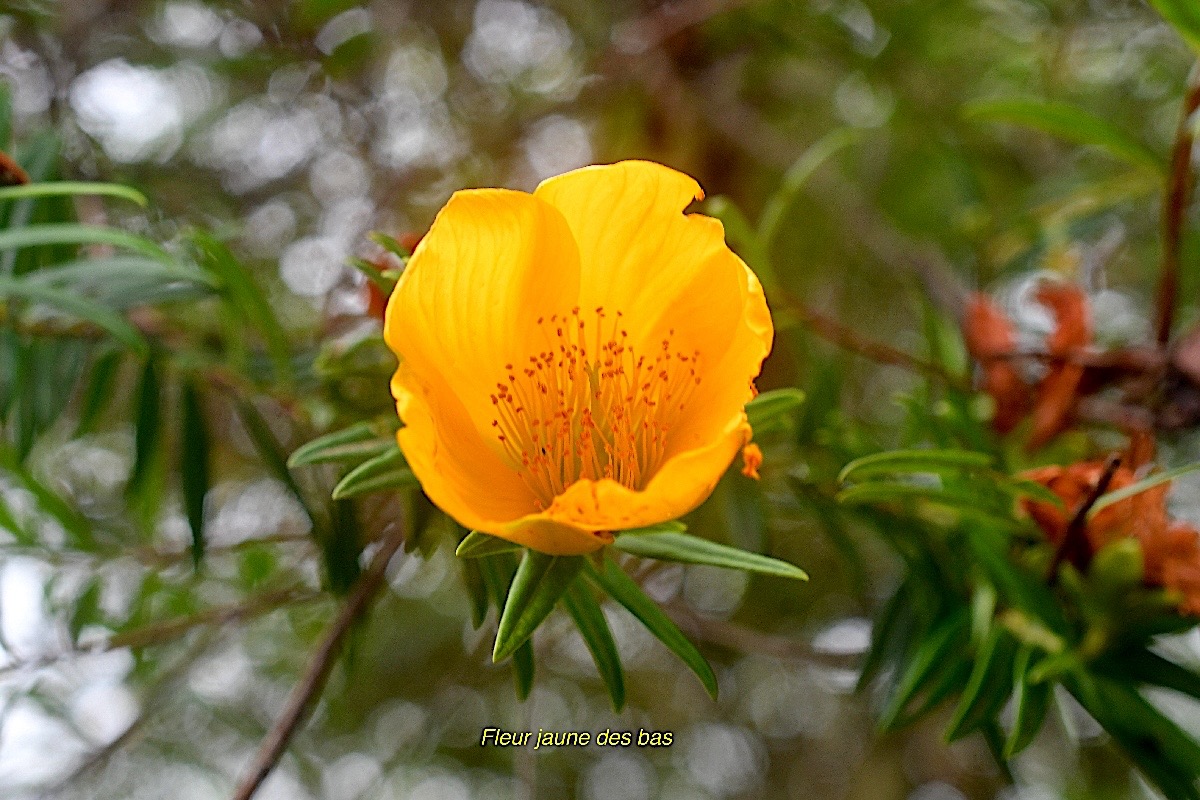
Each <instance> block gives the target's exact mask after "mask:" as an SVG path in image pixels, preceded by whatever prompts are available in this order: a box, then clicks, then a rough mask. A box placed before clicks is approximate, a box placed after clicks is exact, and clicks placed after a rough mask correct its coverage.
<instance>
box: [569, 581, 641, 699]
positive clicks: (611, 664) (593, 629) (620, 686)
mask: <svg viewBox="0 0 1200 800" xmlns="http://www.w3.org/2000/svg"><path fill="white" fill-rule="evenodd" d="M562 602H563V606H564V607H565V608H566V609H567V613H568V614H570V615H571V619H573V620H575V627H577V628H578V629H579V633H580V635H581V636H583V641H584V644H586V645H587V648H588V650H589V651H591V654H592V660H593V661H595V662H596V670H597V671H598V672H599V673H600V677H601V678H603V679H604V685H605V686H606V687H607V688H608V696H609V698H611V699H612V705H613V710H614V711H620V710H621V709H622V708H624V706H625V672H624V670H623V669H622V668H621V656H620V654H619V653H618V652H617V643H616V642H615V641H613V637H612V631H611V630H609V627H608V620H606V619H605V618H604V611H603V610H602V609H601V608H600V604H599V603H597V602H596V598H595V597H593V596H592V593H591V590H590V589H589V588H588V586H587V585H586V584H584V583H582V582H581V581H580V580H579V578H576V579H575V581H574V582H572V583H571V585H570V587H568V588H567V591H566V594H564V595H563V597H562Z"/></svg>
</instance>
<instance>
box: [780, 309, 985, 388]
mask: <svg viewBox="0 0 1200 800" xmlns="http://www.w3.org/2000/svg"><path fill="white" fill-rule="evenodd" d="M787 303H788V307H789V308H790V309H791V310H792V311H794V312H795V313H796V314H797V315H798V316H799V317H800V320H801V321H802V322H803V323H804V324H805V325H806V326H807V327H808V328H809V329H810V330H811V331H812V332H813V333H815V334H817V335H818V336H820V337H821V338H822V339H825V340H827V341H829V342H832V343H833V344H835V345H837V346H838V347H841V348H842V349H844V350H849V351H850V352H852V353H858V354H859V355H860V356H863V357H865V358H869V359H871V360H872V361H875V362H877V363H880V364H891V365H893V366H897V367H903V368H905V369H908V370H912V371H913V372H919V373H921V374H923V375H926V376H928V377H931V378H936V379H937V380H939V381H941V382H942V383H944V384H946V385H948V386H953V387H955V388H957V389H961V390H963V391H970V388H971V387H970V386H969V385H967V383H966V382H965V381H964V380H963V379H962V378H961V377H959V376H956V375H952V374H951V373H950V372H948V371H947V370H946V369H945V368H943V367H942V366H941V365H940V364H935V363H933V362H931V361H925V360H924V359H921V358H917V357H916V356H913V355H909V354H908V353H906V352H904V351H903V350H900V349H898V348H895V347H892V346H891V345H889V344H884V343H883V342H878V341H875V340H874V339H870V338H867V337H866V336H863V335H862V334H860V333H859V332H858V331H856V330H854V328H852V327H850V326H849V325H846V324H844V323H842V322H839V321H837V320H836V319H834V318H833V317H831V316H829V315H827V314H825V313H823V312H820V311H817V310H816V309H815V308H812V307H811V306H808V305H806V304H805V303H802V302H800V301H799V300H796V299H794V298H791V297H789V298H787Z"/></svg>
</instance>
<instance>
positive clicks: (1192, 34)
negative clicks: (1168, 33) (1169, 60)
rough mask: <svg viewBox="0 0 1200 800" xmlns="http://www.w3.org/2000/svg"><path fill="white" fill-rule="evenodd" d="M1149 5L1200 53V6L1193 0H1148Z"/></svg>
mask: <svg viewBox="0 0 1200 800" xmlns="http://www.w3.org/2000/svg"><path fill="white" fill-rule="evenodd" d="M1150 5H1152V6H1154V10H1155V11H1157V12H1158V13H1159V14H1161V15H1162V17H1163V19H1165V20H1166V21H1167V22H1169V23H1171V27H1173V28H1174V29H1175V30H1176V31H1178V33H1179V35H1180V36H1182V37H1183V40H1184V41H1185V42H1187V43H1188V44H1189V45H1191V47H1192V49H1193V50H1195V51H1196V52H1197V53H1200V6H1198V5H1196V2H1195V0H1150Z"/></svg>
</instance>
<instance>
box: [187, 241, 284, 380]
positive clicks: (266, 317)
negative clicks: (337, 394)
mask: <svg viewBox="0 0 1200 800" xmlns="http://www.w3.org/2000/svg"><path fill="white" fill-rule="evenodd" d="M191 240H192V242H193V244H194V245H195V247H196V250H197V254H198V256H199V259H198V260H199V262H200V265H201V266H202V267H204V268H205V269H208V270H209V271H210V272H212V273H213V275H215V276H216V278H217V280H218V281H219V282H220V284H221V285H222V286H223V287H224V291H225V298H226V301H227V302H226V305H227V308H228V309H229V310H230V312H231V314H232V315H233V317H234V318H236V319H237V320H239V321H240V322H241V323H242V325H243V326H245V327H246V328H249V329H251V330H256V331H258V333H259V334H261V335H262V337H263V340H264V341H265V343H266V346H267V352H268V353H269V354H270V356H271V363H272V364H273V365H274V367H275V372H276V375H277V376H278V377H279V380H280V381H282V382H283V383H285V384H290V383H292V382H293V381H294V380H295V374H294V370H293V369H292V356H291V346H290V345H289V343H288V337H287V334H286V333H285V332H284V330H283V328H282V327H281V326H280V324H279V319H278V318H277V317H276V316H275V310H274V309H273V308H271V304H270V303H269V302H267V297H266V295H265V294H263V292H262V290H261V289H260V288H259V287H258V284H257V283H256V282H255V281H254V278H253V276H252V275H251V274H250V272H249V270H247V269H246V267H245V266H244V265H243V264H242V263H241V262H240V261H239V260H238V259H237V257H236V256H234V254H233V251H232V250H230V249H229V247H228V246H226V244H225V243H224V242H222V241H221V240H220V239H218V238H217V237H215V236H213V235H211V234H208V233H205V232H203V231H193V232H192V234H191ZM235 335H238V336H240V335H242V334H241V332H240V331H238V332H237V333H236V334H235Z"/></svg>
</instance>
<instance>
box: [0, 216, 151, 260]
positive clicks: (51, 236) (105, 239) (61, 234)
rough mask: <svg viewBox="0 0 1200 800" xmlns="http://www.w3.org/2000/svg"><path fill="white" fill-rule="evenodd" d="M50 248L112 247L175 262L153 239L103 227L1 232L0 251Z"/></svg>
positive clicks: (55, 225)
mask: <svg viewBox="0 0 1200 800" xmlns="http://www.w3.org/2000/svg"><path fill="white" fill-rule="evenodd" d="M47 244H50V245H58V244H108V245H112V246H113V247H123V248H126V249H129V250H133V251H135V252H138V253H143V254H145V255H148V256H150V257H152V258H158V259H162V260H164V261H169V260H171V254H170V253H168V252H167V251H166V250H164V249H163V248H162V247H161V246H160V245H158V244H156V243H154V242H152V241H150V240H149V239H146V238H144V237H141V236H135V235H134V234H132V233H126V232H125V231H121V230H117V229H116V228H106V227H103V226H101V225H80V224H77V223H74V222H50V223H44V224H39V225H26V226H25V227H23V228H9V229H8V230H0V250H19V249H20V248H22V247H36V246H38V245H47Z"/></svg>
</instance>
